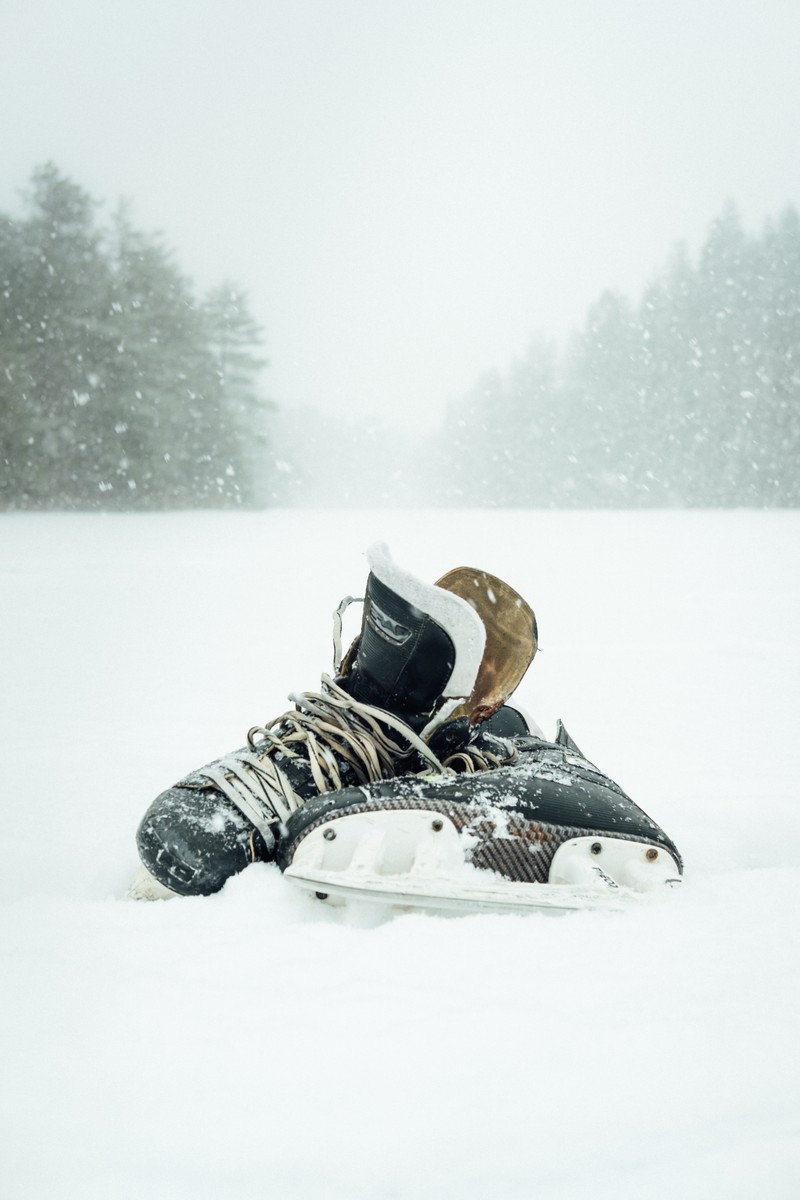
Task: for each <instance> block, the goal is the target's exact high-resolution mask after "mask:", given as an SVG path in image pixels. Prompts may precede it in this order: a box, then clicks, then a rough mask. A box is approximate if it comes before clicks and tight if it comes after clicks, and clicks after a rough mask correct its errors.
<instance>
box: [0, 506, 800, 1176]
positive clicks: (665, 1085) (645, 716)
mask: <svg viewBox="0 0 800 1200" xmlns="http://www.w3.org/2000/svg"><path fill="white" fill-rule="evenodd" d="M377 538H380V539H385V540H386V541H387V542H388V543H389V545H390V547H391V549H392V552H393V554H394V556H395V558H396V559H397V560H398V561H399V562H401V563H403V564H404V565H406V566H408V567H409V568H411V569H412V570H414V571H415V572H416V573H417V574H418V575H420V576H422V577H423V578H428V579H434V578H436V577H437V576H438V575H439V574H441V573H442V572H443V571H444V570H446V569H447V568H449V567H451V566H454V565H457V564H460V563H469V564H471V565H475V566H481V567H485V568H487V569H488V570H490V571H493V572H494V573H496V574H499V575H501V576H503V577H505V578H507V579H508V580H509V582H510V583H512V584H513V585H514V586H515V587H517V588H518V590H520V591H521V592H522V593H523V595H525V596H526V598H528V599H529V600H530V601H531V603H532V604H533V605H534V607H535V609H536V611H537V616H538V618H539V625H540V632H541V652H540V654H539V655H538V656H537V658H536V660H535V662H534V664H533V667H532V668H531V671H530V673H529V676H528V679H527V680H526V681H525V682H524V684H523V686H522V688H521V690H520V697H521V699H522V700H523V702H524V703H525V704H526V705H527V706H528V708H530V710H531V711H532V712H533V714H534V715H535V716H536V718H537V720H538V721H539V723H540V724H541V725H542V726H543V727H544V728H545V730H548V731H551V732H552V730H553V729H554V725H555V719H556V717H558V716H562V717H563V718H564V720H565V722H566V724H567V727H568V728H569V730H570V732H571V733H572V734H573V736H574V737H575V738H576V740H577V741H578V743H579V744H580V745H581V747H582V749H583V750H584V751H585V753H586V754H587V755H588V756H589V757H590V758H592V759H593V760H594V761H595V762H597V763H598V765H600V766H601V767H602V768H603V769H605V770H606V771H608V772H609V773H610V774H611V775H612V776H614V777H615V778H616V779H617V780H618V781H619V782H620V783H621V784H622V786H623V787H625V788H626V790H628V791H629V792H630V793H631V795H632V796H633V797H634V799H636V800H637V801H638V802H639V803H640V804H641V805H642V806H643V807H644V808H645V809H646V810H647V811H648V812H649V813H650V814H651V815H652V816H653V817H654V818H655V819H656V820H657V821H659V823H660V824H662V825H663V827H664V828H665V829H666V830H667V832H668V833H669V834H670V835H671V836H672V837H673V838H674V839H675V841H676V842H677V844H678V846H679V847H680V849H681V850H682V852H683V854H684V856H685V859H686V880H685V884H684V887H683V889H682V891H681V892H679V893H668V894H666V895H665V896H663V897H659V898H658V899H657V900H656V901H654V902H653V903H651V904H647V905H644V906H642V907H639V908H637V909H636V910H635V911H631V912H627V913H623V914H608V913H605V914H603V913H577V914H574V915H568V916H563V917H552V916H547V915H544V914H537V913H534V914H531V915H526V916H514V915H502V916H501V915H480V916H478V915H476V916H459V917H443V916H432V915H427V914H422V913H409V914H400V915H395V916H393V917H391V918H389V919H382V918H381V917H380V915H379V914H376V913H375V912H374V911H373V910H372V909H369V908H355V909H351V910H349V911H347V912H345V913H342V912H341V911H332V910H329V909H326V908H325V907H324V906H322V905H320V904H319V903H318V902H316V901H314V900H313V899H311V898H310V897H306V896H303V895H299V894H296V893H294V892H293V891H292V890H291V888H290V885H289V883H288V881H287V880H284V879H283V878H282V877H281V876H280V875H279V874H278V873H277V872H276V871H275V870H274V869H273V868H271V867H267V866H258V867H252V868H250V869H249V870H247V871H246V872H245V873H244V874H243V875H241V876H239V877H238V878H236V879H235V880H232V881H231V882H230V883H229V884H228V885H227V886H226V888H225V889H224V890H223V892H221V893H220V894H219V895H217V896H214V897H210V898H205V899H194V900H175V901H171V902H169V903H166V904H164V903H162V904H149V905H148V904H143V903H139V904H136V903H133V902H131V901H129V900H127V899H126V898H125V891H126V887H127V884H128V881H129V879H130V877H131V876H132V874H133V871H134V868H135V864H136V858H135V850H134V843H133V835H134V831H135V828H136V825H137V823H138V821H139V818H140V817H141V814H142V813H143V811H144V809H145V807H146V806H147V804H148V803H149V801H150V800H151V799H152V797H153V796H154V795H156V794H157V793H158V792H159V791H161V790H162V789H163V788H164V787H165V786H166V785H168V784H169V783H172V782H174V781H175V780H176V779H177V778H179V777H180V776H181V775H183V774H184V773H185V772H186V771H187V770H188V769H190V768H192V767H195V766H197V765H199V764H200V763H202V762H205V761H207V760H208V759H210V758H213V757H215V756H216V755H217V754H219V753H222V752H223V751H226V750H230V749H233V748H234V747H236V746H239V745H241V744H242V742H243V740H244V733H245V732H246V730H247V729H248V728H249V726H250V725H252V724H254V723H256V722H260V721H263V720H265V719H267V718H269V717H271V716H274V715H277V713H279V712H281V711H283V709H284V708H285V707H286V706H287V704H286V694H287V693H288V692H289V691H290V690H294V689H300V688H303V687H314V686H315V685H316V684H317V682H318V679H319V674H320V672H321V671H322V670H328V669H329V666H330V613H331V611H332V609H333V608H334V606H335V604H336V603H337V602H338V600H339V599H340V597H341V596H343V595H345V594H347V593H348V592H349V593H355V594H358V593H359V589H360V588H361V586H362V584H363V580H364V576H365V562H364V559H363V556H362V551H363V550H364V548H365V547H366V546H367V545H368V544H369V543H370V542H371V541H373V540H375V539H377ZM798 548H800V513H788V512H775V513H740V512H735V513H713V514H709V513H681V514H673V513H628V514H619V513H591V514H587V513H571V514H564V513H560V514H558V513H547V514H539V513H523V512H496V513H488V512H472V513H466V512H464V511H463V510H462V511H453V512H444V511H437V512H430V513H425V512H408V513H399V512H395V513H392V512H328V513H321V512H300V511H294V512H286V513H283V512H270V513H267V514H257V515H255V514H224V515H223V514H220V515H201V514H184V515H154V516H78V515H35V516H34V515H24V516H23V515H19V516H5V517H3V518H2V519H0V580H1V585H0V586H1V588H2V592H1V594H2V612H3V620H2V623H1V624H0V644H1V645H2V656H1V657H2V669H3V687H2V691H1V693H0V712H2V730H3V739H4V745H3V749H4V754H3V775H2V800H1V803H2V830H3V854H2V860H0V861H1V862H2V872H0V895H1V896H2V972H3V988H2V997H3V999H2V1012H1V1013H0V1016H1V1017H2V1021H0V1035H1V1036H2V1041H3V1057H2V1061H3V1073H2V1100H3V1113H2V1124H1V1125H0V1128H2V1130H3V1134H2V1137H3V1143H4V1144H3V1146H2V1154H0V1194H2V1196H3V1197H8V1198H9V1200H34V1198H36V1200H40V1198H42V1200H43V1198H48V1200H49V1198H50V1197H54V1198H55V1197H58V1198H59V1200H65V1198H67V1197H73V1196H74V1197H76V1198H77V1197H81V1198H82V1200H100V1198H102V1200H108V1198H110V1197H114V1198H115V1200H116V1198H126V1197H131V1198H132V1200H133V1198H136V1200H141V1198H143V1197H147V1200H184V1198H186V1200H188V1198H191V1200H206V1198H208V1200H212V1198H213V1200H219V1198H221V1197H224V1198H225V1200H251V1198H254V1197H262V1196H275V1197H281V1198H282V1200H283V1198H288V1200H412V1198H413V1200H451V1198H452V1200H479V1198H480V1200H485V1197H487V1196H491V1197H498V1198H499V1200H523V1198H524V1200H532V1198H534V1197H536V1198H537V1200H573V1198H576V1200H583V1198H585V1197H591V1200H605V1198H606V1197H607V1198H608V1200H628V1198H630V1200H633V1198H634V1197H636V1198H637V1200H638V1198H641V1197H647V1198H648V1200H659V1198H661V1197H665V1198H666V1197H670V1198H671V1197H676V1196H680V1197H682V1200H706V1198H708V1197H712V1196H713V1197H725V1200H750V1198H751V1197H755V1196H759V1197H760V1196H762V1195H763V1196H765V1197H769V1198H770V1200H790V1198H791V1200H794V1197H796V1196H797V1195H798V1194H800V1103H798V1096H799V1089H798V1082H797V1081H798V1076H799V1075H800V1055H798V1033H797V1031H798V1013H800V1004H799V1003H798V999H799V998H798V978H800V975H799V972H798V967H799V966H800V963H799V962H798V960H799V958H800V954H799V952H798V941H799V939H798V935H797V914H798V903H797V897H798V893H800V870H798V866H797V846H798V843H800V816H798V812H799V811H800V809H799V807H798V803H797V794H798V783H797V780H798V778H800V737H798V732H797V730H798V718H799V717H800V671H799V670H798V667H800V629H799V625H800V623H799V622H798V614H799V613H800V555H799V554H798Z"/></svg>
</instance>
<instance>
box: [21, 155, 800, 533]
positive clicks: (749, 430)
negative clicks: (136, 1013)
mask: <svg viewBox="0 0 800 1200" xmlns="http://www.w3.org/2000/svg"><path fill="white" fill-rule="evenodd" d="M95 208H96V205H95V203H94V202H93V201H92V199H91V198H90V197H89V196H88V195H87V194H86V193H85V192H84V191H83V190H82V189H81V188H80V187H79V186H77V185H76V184H74V183H73V182H72V181H71V180H69V179H67V178H65V177H64V176H62V175H61V174H60V173H59V171H58V170H57V169H56V168H55V167H54V166H52V165H47V166H45V167H42V168H40V169H38V170H37V171H36V172H34V175H33V178H32V181H31V187H30V190H29V192H28V193H27V196H26V208H25V215H24V216H23V218H21V219H18V220H14V219H12V218H10V217H3V216H0V508H7V509H8V508H10V509H24V508H99V507H104V508H176V507H198V506H204V505H227V506H232V505H243V504H244V505H248V506H265V505H267V504H270V503H280V504H309V503H323V504H328V503H329V502H330V499H331V497H332V496H333V497H335V500H336V503H338V504H350V505H386V504H389V505H391V504H406V505H425V506H429V505H433V504H447V505H465V506H482V507H486V506H489V507H526V508H535V507H547V508H555V507H589V508H591V507H632V506H635V507H688V506H750V507H775V506H797V505H798V504H800V219H798V215H797V212H796V211H795V210H794V209H793V208H789V209H787V210H786V211H785V212H784V213H783V214H782V215H781V216H780V217H779V218H778V219H777V220H775V221H770V222H768V223H767V225H766V226H765V228H764V229H763V231H762V233H761V234H760V235H759V236H749V235H748V234H746V233H745V232H744V231H743V229H742V227H741V224H740V222H739V219H738V217H737V215H736V211H735V209H734V207H733V206H732V205H728V206H727V207H726V208H725V210H724V211H723V212H722V214H721V215H720V217H719V218H718V219H717V220H716V221H715V222H714V223H713V225H712V227H711V229H710V232H709V235H708V237H707V239H706V242H705V244H704V245H703V247H702V248H701V250H700V252H699V254H698V255H697V261H696V262H692V261H691V260H690V258H689V255H688V254H687V252H686V251H685V249H682V248H678V249H677V250H676V251H675V252H674V254H673V256H672V259H671V261H670V262H669V264H668V265H667V266H666V267H665V269H664V270H663V271H662V272H660V273H659V274H658V275H657V276H656V278H655V279H654V280H653V281H652V283H651V285H650V286H649V287H648V288H647V290H646V291H645V294H644V296H643V297H642V299H641V302H640V303H638V304H637V303H633V302H631V301H630V300H628V299H626V298H625V297H624V296H621V295H619V294H616V293H612V292H608V293H606V294H605V295H603V296H602V297H601V298H600V299H599V300H598V302H597V303H596V304H595V305H594V306H593V307H592V308H591V310H590V311H589V314H588V316H587V319H586V322H585V325H584V327H583V329H582V330H581V331H580V332H579V333H577V334H576V335H575V336H574V337H573V338H572V339H570V340H569V342H568V343H567V344H566V346H564V347H563V348H561V349H559V348H558V347H557V346H556V345H555V343H552V342H549V341H547V340H545V339H543V338H537V339H535V340H534V341H533V342H532V343H531V345H530V347H529V350H528V352H527V354H526V355H525V356H524V357H523V358H522V359H521V360H520V361H519V362H518V363H516V364H515V365H514V366H513V367H512V368H511V370H510V371H508V372H507V373H506V374H505V375H504V374H501V373H500V372H498V371H491V372H489V373H487V374H486V375H485V376H484V377H483V378H482V379H481V380H480V381H479V382H478V384H477V385H476V387H475V388H474V389H473V390H472V392H471V393H470V394H469V395H467V396H465V397H463V398H462V399H461V400H459V401H456V402H454V403H452V404H451V405H450V407H449V409H448V412H447V417H446V420H445V422H444V425H443V427H442V429H441V431H440V432H439V433H438V434H434V435H431V436H427V437H417V438H413V437H408V436H406V438H405V441H403V435H402V434H401V432H400V431H398V430H397V429H392V430H384V429H381V428H380V427H379V426H376V424H375V422H374V421H372V422H369V423H368V424H367V425H366V426H365V425H364V423H363V422H360V421H359V419H358V416H357V414H355V415H353V416H352V417H351V418H350V419H349V420H341V419H338V418H337V419H334V418H332V417H331V416H330V415H328V414H324V413H317V414H314V413H313V412H311V411H309V410H308V409H305V410H302V411H300V410H298V411H292V410H288V411H283V412H280V413H273V412H271V411H270V410H271V408H272V407H273V406H271V405H270V404H269V402H268V401H267V400H266V399H265V397H264V395H263V392H262V390H261V387H260V383H259V375H260V370H261V367H262V366H263V359H262V358H261V357H260V355H261V348H262V338H261V332H260V330H259V329H258V327H257V326H256V324H255V323H254V321H253V320H252V318H251V316H250V314H249V312H248V307H247V303H246V300H245V299H244V297H243V296H242V295H241V294H240V293H239V292H238V290H237V289H236V288H233V287H230V286H224V287H220V288H218V289H217V290H216V291H214V292H213V293H211V294H210V295H208V296H206V297H205V298H202V299H199V300H198V299H197V298H195V296H194V295H193V292H192V289H191V286H190V284H189V282H188V280H187V279H186V278H184V276H183V275H182V274H181V272H180V271H179V270H178V268H177V267H176V266H175V264H174V262H173V259H172V257H171V255H170V253H169V252H168V251H167V250H166V249H165V248H164V247H163V245H162V244H161V242H160V240H159V239H158V238H157V237H153V236H148V235H145V234H143V233H141V232H139V231H137V230H136V229H134V228H133V226H132V225H131V222H130V220H129V218H128V215H127V213H126V211H125V210H124V208H122V209H120V210H119V211H118V212H117V213H116V214H115V215H114V217H113V218H112V220H111V222H110V223H109V224H108V225H106V226H103V227H100V226H98V224H97V222H96V218H95ZM268 435H269V436H268Z"/></svg>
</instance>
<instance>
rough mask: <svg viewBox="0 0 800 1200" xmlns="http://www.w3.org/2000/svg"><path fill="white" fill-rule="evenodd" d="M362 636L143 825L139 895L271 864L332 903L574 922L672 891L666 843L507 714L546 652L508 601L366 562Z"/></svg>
mask: <svg viewBox="0 0 800 1200" xmlns="http://www.w3.org/2000/svg"><path fill="white" fill-rule="evenodd" d="M368 560H369V565H370V574H369V578H368V580H367V586H366V594H365V597H364V601H363V603H364V610H363V617H362V623H361V632H360V635H359V637H358V638H357V639H356V641H355V642H354V643H353V645H352V646H351V648H350V650H349V651H348V652H347V654H346V655H345V656H344V658H342V654H341V621H342V614H343V612H344V610H345V608H346V607H347V605H348V604H349V603H351V602H352V598H351V597H348V598H347V600H345V601H342V604H341V605H340V606H339V609H337V611H336V614H335V616H334V676H333V677H330V676H328V675H323V676H322V682H321V685H320V690H319V691H318V692H304V693H301V694H299V695H292V696H290V699H291V700H292V701H293V702H294V708H293V709H291V710H290V711H288V712H286V713H284V714H283V715H282V716H280V717H278V718H276V719H275V720H274V721H271V722H269V723H268V724H267V725H265V726H256V727H254V728H252V729H251V730H250V732H249V733H248V735H247V745H246V746H245V747H243V748H242V749H241V750H237V751H234V752H233V753H231V754H229V755H227V756H225V757H223V758H220V759H217V760H216V761H214V762H212V763H210V764H208V765H207V766H205V767H202V768H200V769H199V770H197V771H194V772H193V773H192V774H191V775H188V776H187V777H186V778H185V779H183V780H181V782H180V783H178V784H176V785H175V786H174V787H172V788H169V789H168V790H167V791H166V792H163V793H162V794H161V795H160V796H159V797H158V798H157V799H156V800H155V801H154V802H153V803H152V805H151V806H150V808H149V809H148V811H147V813H146V814H145V816H144V819H143V820H142V823H141V825H140V827H139V830H138V835H137V844H138V849H139V856H140V858H141V862H142V868H141V871H140V875H139V877H138V878H137V880H136V882H135V884H134V887H133V894H134V895H136V896H138V897H141V898H158V897H167V896H170V895H174V894H178V895H185V896H191V895H205V894H208V893H211V892H215V891H218V890H219V889H220V888H221V887H222V886H223V884H224V883H225V881H226V880H227V879H229V878H230V877H231V876H232V875H234V874H236V873H237V872H239V871H241V870H243V869H244V868H245V867H246V866H248V864H250V863H252V862H269V861H275V862H277V864H278V866H279V867H280V869H281V870H282V871H283V873H284V875H285V876H286V877H287V878H288V879H290V880H292V882H293V883H294V884H296V885H297V886H300V887H302V888H305V889H307V890H310V891H312V892H313V893H315V894H316V895H317V896H319V897H320V898H321V899H323V900H330V901H334V902H335V901H337V900H338V901H341V899H342V898H345V899H346V898H347V897H353V896H356V897H362V898H367V899H373V900H380V901H383V902H387V903H390V904H394V905H413V904H417V905H423V906H425V907H433V908H448V907H465V906H466V907H468V908H506V909H523V910H524V909H527V908H534V907H545V908H556V909H563V908H576V907H586V906H606V905H611V906H614V905H617V904H619V903H620V901H622V900H623V899H624V898H627V897H631V896H634V895H636V894H640V893H643V892H646V891H650V890H652V889H654V888H662V887H663V886H664V885H674V884H676V883H678V882H679V881H680V877H681V872H682V866H681V860H680V856H679V854H678V851H677V850H676V848H675V846H674V845H673V843H672V842H671V841H670V839H669V838H668V837H667V836H666V834H665V833H664V832H663V831H662V830H661V829H660V828H659V827H658V826H657V825H656V824H655V823H654V822H653V821H652V820H651V819H650V818H649V817H648V816H647V815H646V814H645V813H644V812H642V810H641V809H640V808H639V807H638V806H637V805H635V804H634V803H633V801H632V800H631V799H630V798H629V797H628V796H627V795H626V794H625V793H624V792H623V791H622V789H621V788H619V787H618V785H617V784H615V783H614V782H613V781H612V780H610V779H609V778H608V777H607V776H605V775H604V774H602V772H600V771H598V769H597V768H596V767H594V766H593V765H592V764H591V763H590V762H588V761H587V760H586V759H585V758H584V756H583V755H582V754H581V752H580V751H579V749H578V747H577V746H576V745H575V743H574V742H573V741H572V739H571V738H570V737H569V735H568V734H567V732H566V730H565V729H564V727H563V726H562V725H561V723H560V722H559V725H558V730H557V733H556V738H555V740H554V741H548V740H547V739H546V738H545V737H544V735H543V734H542V732H541V730H539V729H538V728H537V727H536V726H535V725H534V723H533V722H532V721H530V719H529V718H527V717H526V716H525V715H523V713H522V712H521V711H520V710H518V709H516V708H514V707H512V706H511V705H510V704H509V703H508V700H509V698H510V696H511V695H512V693H513V692H514V690H515V688H516V687H517V685H518V683H519V682H520V680H521V679H522V677H523V675H524V673H525V671H526V670H527V668H528V666H529V665H530V663H531V661H532V659H533V656H534V654H535V653H536V648H537V628H536V619H535V617H534V614H533V612H532V610H531V609H530V607H529V606H528V605H527V604H526V602H525V601H524V600H523V599H522V597H521V596H519V595H517V593H516V592H514V590H513V589H512V588H510V587H509V586H508V585H507V584H505V583H503V582H502V581H501V580H499V579H497V578H495V577H494V576H492V575H489V574H487V573H486V572H485V571H480V570H475V569H472V568H466V567H462V568H457V569H456V570H454V571H450V572H449V573H448V574H447V575H445V576H444V577H443V578H442V579H440V580H439V581H438V583H437V584H435V585H430V584H426V583H423V582H421V581H420V580H418V579H416V578H414V577H413V576H412V575H410V574H409V573H407V572H405V571H403V570H401V569H400V568H399V567H398V566H397V564H395V563H394V562H393V561H392V559H391V558H390V556H389V554H388V551H387V550H386V549H385V547H382V546H377V547H373V548H372V550H371V551H369V553H368Z"/></svg>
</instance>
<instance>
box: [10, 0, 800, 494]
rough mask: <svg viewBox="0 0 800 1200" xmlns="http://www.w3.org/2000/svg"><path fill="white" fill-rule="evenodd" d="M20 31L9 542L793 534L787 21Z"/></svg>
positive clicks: (204, 4)
mask: <svg viewBox="0 0 800 1200" xmlns="http://www.w3.org/2000/svg"><path fill="white" fill-rule="evenodd" d="M0 14H1V15H2V17H3V27H4V32H5V41H6V45H7V47H8V49H9V53H8V55H7V58H8V61H7V63H6V65H5V68H4V72H3V76H2V79H0V100H1V101H2V110H1V111H2V112H3V113H4V118H3V168H2V172H1V173H0V213H2V214H3V221H2V230H1V231H0V254H2V259H1V260H0V266H1V267H2V270H1V271H0V274H2V280H1V281H0V282H2V285H3V286H2V292H1V293H0V306H1V307H0V315H1V316H2V325H0V332H1V334H2V370H0V406H1V407H0V414H1V416H0V421H1V422H2V424H1V425H0V439H2V446H1V447H0V452H1V457H0V505H2V506H3V507H5V508H12V509H13V508H42V507H67V508H95V507H109V506H110V507H116V508H124V507H134V508H136V507H143V508H161V507H176V506H179V507H187V506H195V505H208V504H215V505H218V504H224V505H228V504H233V505H254V506H263V505H270V504H309V503H311V504H320V503H325V504H349V503H353V504H366V505H370V504H373V505H380V504H395V503H396V504H460V503H470V504H480V505H513V506H522V507H526V506H544V507H553V506H556V507H559V506H565V505H566V506H588V507H592V506H629V505H637V506H641V505H646V506H667V507H674V506H686V505H755V506H763V505H775V504H780V505H787V504H791V505H796V503H797V500H798V490H797V489H798V484H797V480H796V477H797V475H798V470H797V467H798V446H799V445H800V432H798V424H799V423H800V411H799V410H800V403H799V402H798V395H799V394H800V381H799V380H798V368H797V361H798V353H800V318H799V317H798V312H799V311H800V308H799V304H800V300H799V297H800V267H799V266H798V263H800V238H799V237H798V229H797V218H796V212H795V209H794V207H793V206H794V205H796V203H797V199H798V195H799V194H800V155H798V148H799V147H798V119H797V112H798V105H797V100H798V91H799V90H800V89H799V88H798V84H797V61H796V49H797V46H798V44H800V36H799V35H800V9H798V7H797V5H796V4H794V3H793V2H792V0H768V2H767V3H751V2H749V0H746V2H744V3H739V4H737V5H729V4H726V3H723V2H721V0H693V2H691V3H689V2H688V0H686V2H685V0H678V2H671V3H669V4H667V3H651V4H646V5H645V4H640V3H635V2H634V0H611V2H609V3H600V2H599V0H598V2H595V3H591V2H589V0H569V2H568V3H561V2H556V0H537V2H536V3H528V2H523V0H498V2H493V3H492V4H489V3H486V2H470V0H433V2H427V3H421V2H416V0H410V2H408V0H405V2H403V3H399V2H395V0H381V2H379V3H367V2H365V0H335V2H334V0H331V2H326V0H268V2H266V3H264V2H255V0H254V2H250V0H226V2H225V3H222V2H218V0H192V2H184V0H172V2H171V3H169V4H168V5H164V4H162V3H160V2H155V0H154V2H151V0H136V2H133V0H118V2H116V3H114V4H112V5H109V4H106V3H101V2H99V0H98V2H93V0H71V2H66V3H64V2H62V3H60V4H57V3H50V2H46V0H32V2H31V3H27V4H26V5H25V6H24V7H23V6H22V5H20V4H18V3H11V2H8V0H5V2H4V3H1V4H0ZM48 164H51V166H49V167H48ZM88 198H91V199H92V200H93V201H97V202H98V203H97V205H95V206H92V205H89V204H88ZM121 202H124V203H125V205H126V207H125V209H124V211H122V210H121V209H120V204H121ZM159 235H160V236H159ZM681 246H682V247H683V249H681V248H680V247H681ZM261 363H265V364H266V365H263V366H262V365H260V364H261Z"/></svg>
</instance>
